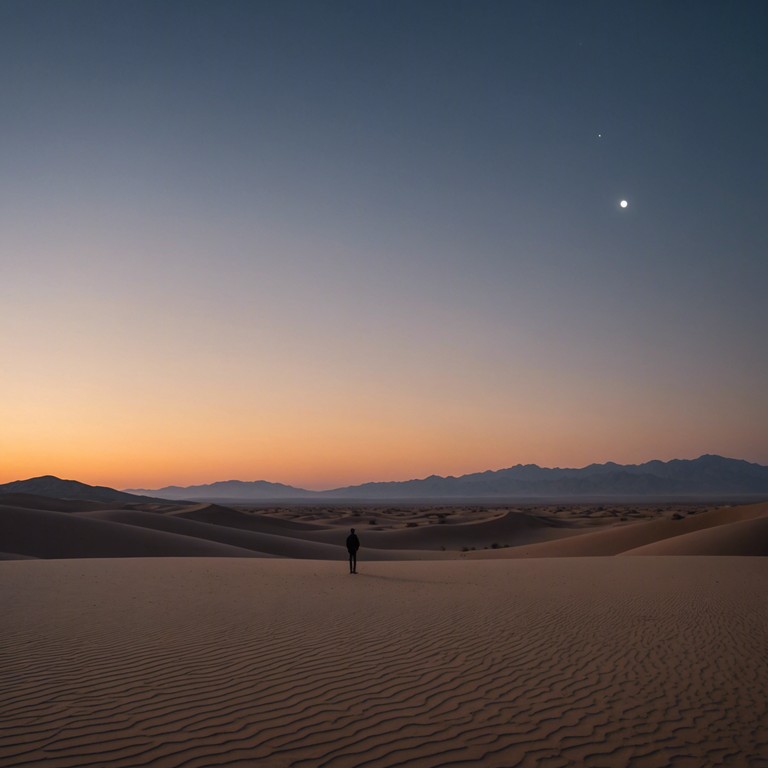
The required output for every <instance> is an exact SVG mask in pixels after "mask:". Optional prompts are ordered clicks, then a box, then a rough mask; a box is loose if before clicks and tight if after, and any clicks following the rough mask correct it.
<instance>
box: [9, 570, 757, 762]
mask: <svg viewBox="0 0 768 768" xmlns="http://www.w3.org/2000/svg"><path fill="white" fill-rule="evenodd" d="M344 567H345V566H344V564H343V563H339V564H337V563H327V562H323V563H320V562H312V561H302V562H300V563H297V562H292V561H277V560H222V559H216V560H208V559H184V560H178V559H174V560H166V559H154V560H141V559H137V560H112V561H110V560H89V561H45V562H43V561H37V562H35V561H20V562H7V563H0V579H1V582H0V583H2V606H0V607H2V609H3V614H4V616H5V617H6V619H10V620H7V621H5V622H3V625H2V629H0V641H1V642H0V648H1V649H2V650H1V651H0V670H1V671H2V672H1V678H2V679H1V681H0V682H2V686H1V687H0V708H2V712H3V720H2V726H1V727H0V764H1V765H3V766H15V767H18V768H22V767H23V766H43V765H44V766H45V767H46V768H69V767H71V768H85V767H86V766H106V765H109V766H130V767H131V768H139V767H140V766H153V767H154V766H161V767H167V768H179V767H181V766H183V767H184V768H203V767H206V768H207V767H209V766H227V767H229V768H234V767H235V766H254V765H267V766H297V767H305V768H309V767H310V766H311V767H312V768H319V767H321V766H322V767H324V768H343V767H346V766H356V767H358V768H359V767H361V766H365V767H366V768H379V767H383V766H400V765H417V764H418V765H419V766H469V765H478V764H482V765H484V766H531V768H533V766H547V767H549V766H552V767H553V768H554V767H556V766H593V767H597V766H603V767H605V766H628V765H631V766H633V767H635V766H637V767H638V768H644V767H648V768H651V767H652V766H678V767H683V766H691V767H693V766H696V767H697V768H700V767H701V766H719V765H722V766H756V767H757V768H760V767H761V766H763V767H764V766H768V705H767V703H766V697H765V691H766V690H768V664H766V662H765V658H766V654H767V653H768V642H767V641H766V638H767V637H768V633H767V632H766V630H767V629H768V607H767V606H766V601H765V599H764V595H765V593H766V587H768V564H767V563H766V561H765V560H764V559H757V558H755V559H746V558H704V557H702V558H654V557H647V558H619V559H612V558H611V559H606V558H602V559H591V558H589V559H568V560H531V561H519V560H514V561H489V562H439V563H438V562H430V563H424V562H422V563H419V562H408V563H375V564H362V565H361V571H362V573H361V574H360V575H358V576H357V577H353V576H349V575H348V574H346V573H344Z"/></svg>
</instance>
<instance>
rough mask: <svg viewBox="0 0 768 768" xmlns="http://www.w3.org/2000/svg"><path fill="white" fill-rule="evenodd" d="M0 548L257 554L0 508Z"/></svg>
mask: <svg viewBox="0 0 768 768" xmlns="http://www.w3.org/2000/svg"><path fill="white" fill-rule="evenodd" d="M0 541H2V546H3V548H4V550H6V551H9V552H13V553H17V554H22V555H31V556H33V557H40V558H61V557H66V558H69V557H75V558H76V557H147V556H154V557H259V556H260V555H259V553H257V552H252V551H251V550H248V549H242V548H239V547H233V546H228V545H226V544H220V543H218V542H215V541H203V540H201V539H199V538H193V537H191V536H183V535H179V534H175V533H167V532H165V531H158V530H149V529H146V528H139V527H137V526H133V525H124V524H122V523H117V522H110V521H107V520H91V519H88V518H85V517H80V516H78V515H73V514H68V513H65V512H51V511H48V510H41V509H25V508H23V507H8V506H2V507H0Z"/></svg>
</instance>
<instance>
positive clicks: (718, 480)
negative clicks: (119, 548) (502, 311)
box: [127, 454, 768, 501]
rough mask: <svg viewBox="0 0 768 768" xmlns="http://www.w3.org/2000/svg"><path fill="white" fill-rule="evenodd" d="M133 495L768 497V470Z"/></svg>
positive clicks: (724, 463)
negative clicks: (324, 489) (729, 495)
mask: <svg viewBox="0 0 768 768" xmlns="http://www.w3.org/2000/svg"><path fill="white" fill-rule="evenodd" d="M127 493H134V494H145V495H151V496H154V497H156V498H164V499H179V500H190V501H191V500H198V499H201V500H202V499H206V500H217V501H237V500H240V501H243V500H247V499H249V500H259V499H275V500H277V499H286V500H287V499H307V500H309V499H316V500H318V501H321V500H323V499H358V500H366V499H371V500H385V499H437V498H439V499H450V498H494V497H499V498H501V497H503V498H515V497H520V498H523V497H524V498H530V497H537V496H543V497H571V496H677V495H691V496H694V495H695V496H707V495H713V496H714V495H725V494H738V495H742V494H744V495H754V494H758V495H759V494H766V495H768V467H766V466H763V465H760V464H753V463H750V462H748V461H743V460H741V459H729V458H724V457H722V456H714V455H710V454H706V455H704V456H700V457H699V458H697V459H673V460H671V461H667V462H664V461H659V460H653V461H649V462H646V463H644V464H627V465H622V464H616V463H614V462H607V463H605V464H590V465H589V466H587V467H583V468H580V469H561V468H551V469H550V468H546V467H539V466H537V465H536V464H518V465H516V466H514V467H509V468H507V469H499V470H488V471H485V472H476V473H473V474H468V475H461V476H459V477H454V476H448V477H441V476H439V475H431V476H430V477H426V478H423V479H418V480H405V481H394V482H373V483H363V484H361V485H352V486H347V487H343V488H334V489H332V490H328V491H309V490H306V489H304V488H294V487H293V486H289V485H283V484H281V483H269V482H267V481H265V480H257V481H253V482H246V481H241V480H228V481H224V482H218V483H211V484H209V485H195V486H188V487H186V488H185V487H179V486H168V487H166V488H159V489H156V490H149V489H131V490H129V491H127Z"/></svg>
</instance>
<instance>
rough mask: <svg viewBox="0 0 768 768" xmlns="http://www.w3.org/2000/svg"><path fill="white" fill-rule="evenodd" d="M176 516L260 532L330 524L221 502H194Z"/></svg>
mask: <svg viewBox="0 0 768 768" xmlns="http://www.w3.org/2000/svg"><path fill="white" fill-rule="evenodd" d="M173 516H174V517H182V518H185V519H187V520H196V521H198V522H201V523H211V524H213V525H224V526H227V527H228V528H241V529H243V530H246V531H258V532H259V533H275V534H278V535H285V534H286V533H288V532H290V533H294V532H297V531H318V530H324V529H326V528H327V527H328V526H325V525H322V524H315V523H303V522H301V521H297V520H286V519H284V518H281V517H271V516H268V515H260V514H259V513H257V512H243V511H241V510H239V509H232V508H231V507H224V506H221V505H219V504H194V505H192V506H189V507H183V508H182V509H179V510H177V511H175V512H173Z"/></svg>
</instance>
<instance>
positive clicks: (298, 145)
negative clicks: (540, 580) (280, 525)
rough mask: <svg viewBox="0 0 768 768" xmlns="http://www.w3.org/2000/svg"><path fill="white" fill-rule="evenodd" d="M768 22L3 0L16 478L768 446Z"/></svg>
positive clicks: (343, 474)
mask: <svg viewBox="0 0 768 768" xmlns="http://www.w3.org/2000/svg"><path fill="white" fill-rule="evenodd" d="M767 36H768V4H766V3H764V2H762V1H761V0H756V1H754V2H749V1H746V2H740V3H725V2H707V1H706V0H697V1H696V2H686V1H685V0H679V1H678V2H674V3H669V2H666V1H664V2H651V1H647V0H643V1H642V2H629V1H628V0H611V1H610V2H607V1H606V2H602V1H601V2H591V1H589V0H584V1H583V2H578V3H573V2H570V0H568V1H565V0H564V1H562V2H555V1H552V0H537V1H535V2H533V1H528V0H515V1H514V2H488V1H486V0H467V1H466V2H453V1H451V0H440V2H419V0H408V1H407V2H400V1H398V0H387V1H386V2H378V1H374V0H349V1H348V2H335V1H331V0H327V1H321V0H312V1H311V2H294V1H293V0H279V1H275V2H257V1H256V2H236V1H233V0H208V1H205V2H201V1H200V0H178V1H175V0H160V1H153V2H142V1H140V0H132V1H130V2H128V1H126V0H121V1H120V2H114V1H113V0H92V1H89V2H80V1H78V0H50V1H47V2H41V1H40V0H20V1H17V0H0V72H1V73H2V76H1V77H0V105H2V108H0V348H1V349H2V353H3V367H2V373H1V374H0V482H8V481H11V480H17V479H22V478H26V477H32V476H36V475H42V474H55V475H58V476H60V477H67V478H72V479H77V480H81V481H83V482H88V483H93V484H103V485H110V486H113V487H118V488H120V487H123V488H124V487H144V488H156V487H160V486H163V485H168V484H182V485H187V484H194V483H205V482H213V481H216V480H225V479H233V478H237V479H242V480H256V479H264V480H270V481H273V482H283V483H289V484H292V485H298V486H302V487H307V488H331V487H336V486H340V485H347V484H352V483H358V482H364V481H372V480H404V479H409V478H413V477H424V476H426V475H430V474H433V473H434V474H441V475H446V474H456V475H458V474H463V473H468V472H475V471H482V470H486V469H499V468H502V467H508V466H512V465H515V464H518V463H523V464H527V463H536V464H539V465H541V466H550V467H553V466H560V467H578V466H584V465H586V464H589V463H592V462H604V461H608V460H611V461H617V462H620V463H639V462H643V461H648V460H650V459H662V460H669V459H672V458H695V457H697V456H699V455H701V454H703V453H717V454H721V455H725V456H731V457H735V458H743V459H747V460H749V461H754V462H758V463H762V464H768V398H767V397H766V393H768V354H767V353H766V341H765V340H766V338H767V337H768V309H766V302H765V294H766V286H768V224H767V223H766V222H767V221H768V218H767V216H766V204H767V203H768V151H767V150H766V141H765V135H766V125H768V99H766V97H765V96H766V93H768V46H766V45H765V40H766V37H767ZM621 200H626V201H627V207H626V208H622V207H621V205H620V201H621Z"/></svg>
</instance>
